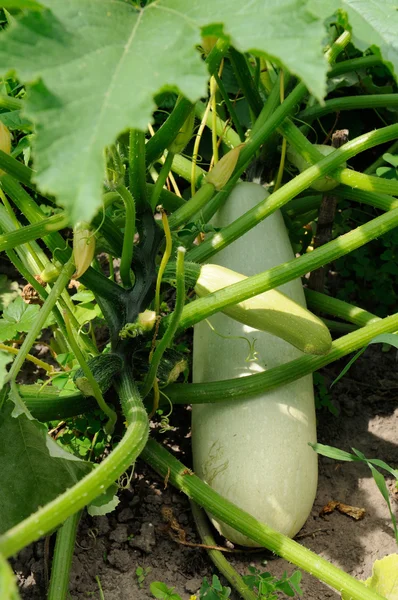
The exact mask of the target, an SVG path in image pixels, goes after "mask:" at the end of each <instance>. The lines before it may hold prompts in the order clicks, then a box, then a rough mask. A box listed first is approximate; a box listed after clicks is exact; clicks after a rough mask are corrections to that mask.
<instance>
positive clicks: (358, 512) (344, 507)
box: [319, 500, 366, 521]
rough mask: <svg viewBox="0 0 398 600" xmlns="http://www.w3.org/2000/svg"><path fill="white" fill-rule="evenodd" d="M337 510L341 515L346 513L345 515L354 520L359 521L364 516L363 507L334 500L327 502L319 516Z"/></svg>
mask: <svg viewBox="0 0 398 600" xmlns="http://www.w3.org/2000/svg"><path fill="white" fill-rule="evenodd" d="M335 510H337V511H338V512H339V513H341V514H342V515H346V516H347V517H351V518H352V519H354V521H360V520H361V519H363V518H364V516H365V513H366V511H365V509H364V508H359V507H358V506H350V505H349V504H344V502H336V500H331V501H330V502H328V503H327V504H326V505H325V506H324V507H323V508H322V510H321V512H320V513H319V516H320V517H324V516H325V515H330V514H331V513H332V512H334V511H335Z"/></svg>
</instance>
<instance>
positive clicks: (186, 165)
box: [171, 154, 207, 188]
mask: <svg viewBox="0 0 398 600" xmlns="http://www.w3.org/2000/svg"><path fill="white" fill-rule="evenodd" d="M171 170H172V171H173V172H174V173H177V175H179V176H180V177H182V178H183V179H185V181H189V182H191V179H192V177H191V172H192V161H190V160H189V159H188V158H185V156H182V155H181V154H176V155H175V156H174V158H173V164H172V166H171ZM206 174H207V172H206V171H204V170H203V169H202V168H201V167H199V166H198V165H195V186H196V187H197V188H199V187H200V185H201V183H202V181H203V177H204V176H205V175H206Z"/></svg>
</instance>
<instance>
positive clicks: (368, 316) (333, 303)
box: [304, 288, 381, 327]
mask: <svg viewBox="0 0 398 600" xmlns="http://www.w3.org/2000/svg"><path fill="white" fill-rule="evenodd" d="M304 291H305V297H306V299H307V302H308V306H309V307H310V308H311V309H315V310H318V311H322V312H324V313H327V314H328V315H332V316H333V317H339V318H340V319H344V320H345V321H349V322H350V323H354V324H355V325H359V326H360V327H364V326H365V325H369V324H370V323H375V322H376V321H380V320H381V319H380V317H377V316H376V315H373V314H372V313H370V312H368V311H367V310H364V309H363V308H359V306H354V305H353V304H349V303H348V302H344V301H343V300H338V299H337V298H332V297H331V296H327V295H326V294H321V293H320V292H315V291H314V290H310V289H308V288H305V290H304Z"/></svg>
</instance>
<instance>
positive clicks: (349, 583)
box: [141, 377, 385, 600]
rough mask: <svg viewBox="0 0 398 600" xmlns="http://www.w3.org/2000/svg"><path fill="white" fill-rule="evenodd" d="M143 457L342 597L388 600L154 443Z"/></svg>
mask: <svg viewBox="0 0 398 600" xmlns="http://www.w3.org/2000/svg"><path fill="white" fill-rule="evenodd" d="M244 379H246V377H244ZM141 457H142V458H143V459H144V460H145V462H147V463H148V464H149V465H150V466H151V467H152V468H153V469H155V471H156V472H157V473H159V474H160V475H161V476H162V477H166V476H167V475H168V476H169V481H170V482H171V483H172V484H173V485H174V486H176V487H177V488H178V489H180V490H181V491H183V492H184V494H186V495H187V496H188V497H189V498H191V499H192V500H194V501H195V502H197V503H198V504H199V505H200V506H202V507H203V508H205V509H206V510H207V511H209V512H210V513H211V514H212V515H213V516H214V517H215V518H217V519H219V520H220V521H223V522H224V523H227V524H228V525H230V526H231V527H233V528H234V529H236V530H237V531H239V532H240V533H243V534H244V535H246V536H248V537H249V538H251V539H252V540H254V541H256V542H257V543H258V544H260V545H261V546H264V547H265V548H268V549H269V550H271V551H272V552H275V554H278V555H279V556H281V557H282V558H284V559H285V560H287V561H289V562H291V563H293V564H295V565H296V566H298V567H299V568H301V569H304V571H307V572H308V573H310V574H311V575H313V576H314V577H316V578H317V579H319V580H320V581H323V582H324V583H326V584H327V585H330V586H332V587H333V588H334V589H336V590H338V592H339V593H341V592H344V593H345V594H347V595H348V596H350V597H351V599H352V600H385V599H383V598H382V596H380V595H379V594H376V592H374V591H372V590H371V589H370V588H368V587H366V586H365V585H364V583H362V582H360V581H358V580H357V579H355V578H354V577H351V576H350V575H348V574H347V573H345V572H344V571H342V570H341V569H339V568H338V567H335V566H334V565H332V564H331V563H329V562H328V561H327V560H325V559H324V558H322V557H321V556H319V555H318V554H315V552H311V550H308V549H307V548H304V547H303V546H301V545H300V544H298V543H297V542H295V541H293V540H291V539H290V538H288V537H286V536H285V535H282V534H281V533H278V532H277V531H274V530H273V529H271V527H268V525H266V524H265V523H262V522H260V521H257V519H255V518H254V517H252V516H251V515H249V514H248V513H247V512H245V511H244V510H242V509H240V508H238V507H237V506H236V505H235V504H233V503H232V502H229V501H228V500H226V499H225V498H223V497H222V496H220V494H218V493H217V492H215V491H214V490H212V489H211V488H210V487H209V486H208V485H207V484H206V483H203V481H201V480H200V479H199V477H197V476H196V475H193V474H191V473H190V472H189V470H187V469H186V468H185V467H184V465H183V464H181V463H180V462H179V461H178V460H177V459H176V458H174V457H173V456H172V455H171V454H169V452H167V450H166V449H164V448H163V447H162V446H160V445H159V444H157V443H156V442H154V441H153V440H150V441H149V442H148V443H147V445H146V446H145V448H144V450H143V452H142V455H141ZM187 473H189V474H187Z"/></svg>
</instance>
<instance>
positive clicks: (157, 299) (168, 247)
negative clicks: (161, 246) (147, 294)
mask: <svg viewBox="0 0 398 600" xmlns="http://www.w3.org/2000/svg"><path fill="white" fill-rule="evenodd" d="M162 223H163V231H164V235H165V239H166V248H165V250H164V254H163V256H162V260H161V262H160V267H159V271H158V276H157V279H156V289H155V313H156V314H157V315H158V314H159V312H160V286H161V285H162V279H163V274H164V272H165V269H166V267H167V263H168V262H169V260H170V256H171V252H172V249H173V239H172V237H171V231H170V226H169V221H168V219H167V215H166V213H165V212H164V210H162Z"/></svg>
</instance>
